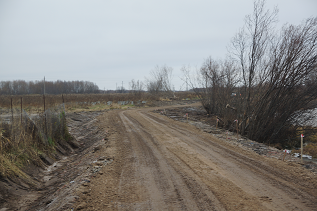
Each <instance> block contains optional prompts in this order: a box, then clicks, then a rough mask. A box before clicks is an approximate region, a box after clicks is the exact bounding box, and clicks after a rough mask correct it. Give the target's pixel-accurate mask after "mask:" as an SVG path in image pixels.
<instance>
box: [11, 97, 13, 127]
mask: <svg viewBox="0 0 317 211" xmlns="http://www.w3.org/2000/svg"><path fill="white" fill-rule="evenodd" d="M12 107H13V106H12V97H11V118H12V122H11V125H13V108H12Z"/></svg>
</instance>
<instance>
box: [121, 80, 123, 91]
mask: <svg viewBox="0 0 317 211" xmlns="http://www.w3.org/2000/svg"><path fill="white" fill-rule="evenodd" d="M121 93H123V81H122V87H121Z"/></svg>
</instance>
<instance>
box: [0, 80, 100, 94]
mask: <svg viewBox="0 0 317 211" xmlns="http://www.w3.org/2000/svg"><path fill="white" fill-rule="evenodd" d="M98 92H99V87H98V86H97V85H96V84H95V83H93V82H89V81H61V80H57V81H45V93H46V94H73V93H76V94H81V93H98ZM43 93H44V80H43V81H24V80H15V81H0V95H24V94H43Z"/></svg>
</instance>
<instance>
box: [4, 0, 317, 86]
mask: <svg viewBox="0 0 317 211" xmlns="http://www.w3.org/2000/svg"><path fill="white" fill-rule="evenodd" d="M276 4H277V5H278V7H279V10H280V13H279V19H280V24H279V26H281V25H282V24H283V23H286V22H289V23H294V24H299V23H300V22H301V21H302V20H303V19H305V18H308V17H311V16H316V8H317V2H316V1H314V0H302V1H297V0H280V1H274V0H269V1H267V8H270V9H272V8H273V7H274V5H276ZM252 7H253V1H251V0H243V1H235V0H225V1H210V0H209V1H207V0H198V1H193V0H192V1H186V0H185V1H184V0H183V1H180V0H174V1H166V0H161V1H146V0H136V1H112V0H108V1H101V0H99V1H97V0H96V1H81V0H76V1H75V0H73V1H64V0H57V1H56V0H54V1H41V0H38V1H34V0H32V1H31V0H23V1H22V0H6V1H5V0H2V1H0V80H15V79H24V80H41V79H42V78H43V77H44V75H45V76H46V79H47V80H57V79H61V80H89V81H93V82H96V83H97V85H98V86H99V87H100V88H102V89H103V87H105V88H106V89H114V88H115V84H116V83H118V84H119V83H121V81H124V84H125V86H126V87H127V84H128V82H129V81H130V80H131V79H132V78H134V79H140V80H143V79H144V77H145V76H148V75H149V71H150V70H151V69H153V68H154V66H155V65H163V64H166V65H169V66H171V67H173V68H174V70H175V72H174V79H175V81H174V83H175V87H176V89H179V87H180V86H181V84H182V82H181V81H180V80H179V77H180V71H179V69H180V67H181V66H182V65H186V64H191V65H193V66H195V65H200V64H201V63H202V61H203V60H204V59H205V58H207V57H208V56H212V57H214V58H223V57H224V56H225V54H226V46H227V44H228V43H229V42H230V39H231V37H232V36H233V35H234V34H235V32H236V31H237V30H238V29H239V28H240V27H242V26H243V19H244V16H245V15H247V14H250V13H251V12H252Z"/></svg>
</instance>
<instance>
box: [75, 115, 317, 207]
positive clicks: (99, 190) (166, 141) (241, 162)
mask: <svg viewBox="0 0 317 211" xmlns="http://www.w3.org/2000/svg"><path fill="white" fill-rule="evenodd" d="M99 122H100V126H99V127H100V128H102V130H104V131H106V132H107V133H108V134H109V136H108V138H109V140H108V142H107V143H106V144H105V145H104V146H103V147H102V148H101V149H100V150H99V151H97V152H95V154H96V156H99V157H102V156H104V157H106V158H107V159H108V160H109V159H110V158H111V159H113V162H112V163H111V164H108V165H106V166H103V167H102V169H101V170H100V171H99V172H98V173H96V177H95V178H93V179H92V180H91V181H90V182H89V183H85V184H83V185H82V186H81V187H80V188H79V189H78V196H79V199H78V200H77V204H76V206H75V207H77V208H76V210H317V179H316V178H317V177H316V175H314V174H313V173H311V172H309V171H308V170H306V169H304V168H302V167H301V166H300V165H299V164H296V163H286V162H282V161H279V160H276V159H272V158H265V157H263V156H260V155H257V154H256V153H254V152H250V151H245V150H243V149H241V148H238V147H234V146H233V145H230V144H228V143H223V142H221V141H220V140H218V139H217V138H215V137H214V136H212V135H211V134H208V133H202V132H201V131H200V130H198V129H197V128H195V127H194V126H192V125H189V124H187V123H182V122H177V121H174V120H171V119H169V118H167V117H165V116H163V115H159V114H155V113H152V112H150V109H139V110H125V111H122V110H121V111H120V110H116V111H110V112H107V113H105V114H103V115H101V116H99ZM95 165H98V162H96V164H95Z"/></svg>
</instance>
